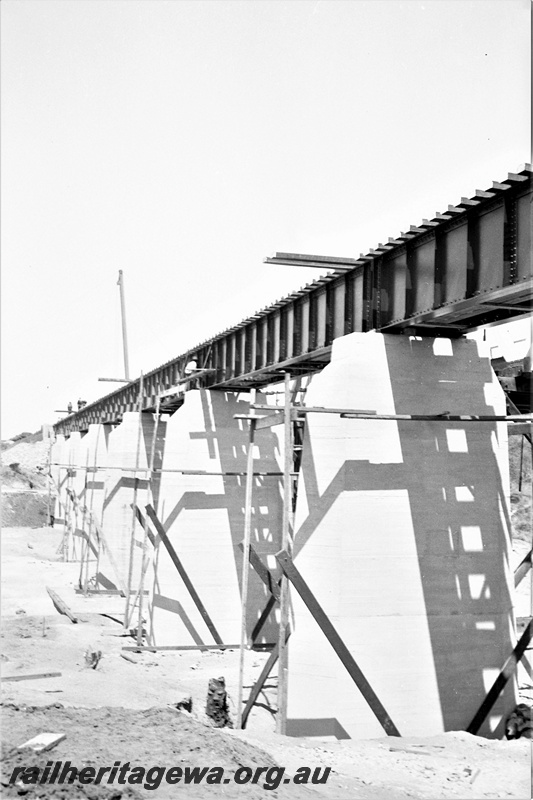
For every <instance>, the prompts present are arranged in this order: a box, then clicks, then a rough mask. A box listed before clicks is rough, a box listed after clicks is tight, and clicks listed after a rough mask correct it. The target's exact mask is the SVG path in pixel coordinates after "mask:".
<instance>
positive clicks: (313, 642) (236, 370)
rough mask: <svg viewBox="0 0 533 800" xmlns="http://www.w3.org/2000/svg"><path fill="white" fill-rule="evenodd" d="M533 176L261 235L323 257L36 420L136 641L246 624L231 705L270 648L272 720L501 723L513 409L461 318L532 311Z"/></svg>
mask: <svg viewBox="0 0 533 800" xmlns="http://www.w3.org/2000/svg"><path fill="white" fill-rule="evenodd" d="M531 178H532V173H531V169H530V167H529V166H528V167H525V168H524V169H522V170H520V171H519V172H517V173H513V174H509V175H508V176H507V178H506V179H505V180H504V181H502V182H500V183H494V184H492V186H491V187H490V189H487V190H483V191H478V192H476V194H475V195H474V196H473V197H470V198H466V197H464V198H462V199H461V201H460V202H459V203H457V204H456V205H454V206H448V208H447V209H446V210H445V211H444V212H443V213H439V214H436V215H435V216H434V217H432V218H431V219H424V220H422V222H421V223H420V224H418V225H417V226H413V227H411V228H410V229H409V231H406V232H405V233H402V234H400V236H398V237H396V238H395V239H389V240H388V241H387V242H386V243H385V244H380V245H378V247H376V249H375V250H372V251H370V252H369V253H367V254H366V255H361V256H360V257H359V258H356V259H340V258H328V257H318V256H310V255H302V254H290V253H277V254H276V255H275V256H273V257H272V258H270V259H267V261H269V262H273V263H283V264H287V263H289V264H294V265H307V266H309V265H312V266H315V267H317V268H319V269H322V270H323V271H325V272H327V274H325V275H324V276H323V277H320V278H318V279H317V280H316V281H314V282H313V283H311V284H309V285H308V286H306V287H304V288H303V289H301V290H299V291H297V292H294V293H293V294H292V295H289V296H288V297H286V298H284V299H283V300H280V301H279V302H278V303H274V304H273V305H272V306H270V307H269V308H266V309H264V310H263V311H261V312H259V313H257V314H255V315H253V316H252V317H250V318H248V319H246V320H244V321H243V322H241V323H240V324H239V325H236V326H235V327H234V328H231V329H230V330H227V331H224V332H223V333H221V334H220V335H219V336H216V337H214V338H213V339H210V340H209V341H206V342H203V343H201V344H199V345H198V346H197V347H196V348H194V349H192V350H190V351H189V352H187V353H183V354H182V355H180V356H178V357H177V358H175V359H173V360H171V361H169V362H168V363H166V364H163V365H162V366H161V367H159V368H158V369H155V370H153V371H152V372H149V373H148V374H146V375H143V376H141V378H139V379H138V380H136V381H132V382H130V383H129V384H128V385H126V386H124V387H123V388H120V389H118V390H117V391H114V392H112V393H111V394H109V395H107V396H106V397H103V398H102V399H100V400H97V401H96V402H94V403H91V404H90V405H88V406H86V407H85V408H83V409H81V410H80V411H78V412H77V413H75V414H72V415H70V416H68V417H67V418H65V419H63V420H61V421H60V422H58V423H57V424H56V425H55V426H54V427H55V432H56V434H57V435H56V437H55V441H54V443H53V445H51V458H50V466H51V475H52V476H53V480H54V481H55V485H56V492H57V506H56V513H55V516H56V519H59V518H62V519H63V520H64V521H65V537H64V540H63V541H64V542H65V543H66V544H65V548H67V549H68V548H69V547H71V549H72V551H73V552H74V550H75V548H76V547H78V548H80V547H81V548H82V552H81V561H82V564H81V569H80V589H82V590H84V591H86V592H90V591H95V592H98V591H101V590H102V589H104V590H106V591H112V592H116V593H119V594H123V596H124V598H125V612H124V626H125V628H126V629H127V630H131V626H132V624H135V623H136V631H137V634H136V635H137V645H139V646H140V645H142V643H143V637H144V633H146V636H145V639H146V643H147V644H148V645H149V646H150V647H156V648H157V647H162V648H165V649H170V650H173V649H178V650H179V649H182V648H186V649H189V648H196V647H197V648H199V649H202V648H204V649H205V648H207V647H217V648H219V647H221V648H226V649H235V648H237V647H238V648H239V649H240V654H239V657H240V666H239V677H238V678H237V679H236V680H235V682H234V683H233V687H235V686H237V692H238V694H237V701H236V708H237V713H238V717H237V724H238V725H239V723H240V722H242V719H241V716H240V715H241V713H242V718H243V719H244V715H245V714H244V712H245V711H246V712H247V713H248V712H250V718H251V720H252V723H253V712H252V711H251V708H252V706H253V703H254V700H253V692H252V694H251V696H250V697H251V698H252V699H251V700H250V699H249V700H248V702H247V704H246V708H245V709H243V705H244V704H243V703H242V702H241V701H242V699H243V698H242V690H243V686H244V683H243V675H244V671H243V670H244V661H245V657H246V655H245V650H247V649H248V648H252V647H253V648H256V649H258V648H260V647H264V648H271V649H272V652H271V654H270V657H269V659H268V661H267V664H266V666H265V670H264V672H263V682H264V679H266V678H267V677H268V673H269V670H270V669H272V667H273V665H274V663H276V660H277V661H278V664H279V671H278V687H279V688H278V695H277V698H278V712H279V713H278V717H277V718H278V720H279V727H278V730H279V732H280V733H286V734H288V735H294V736H325V735H334V736H337V737H338V738H350V737H352V738H357V737H359V738H368V737H374V736H380V735H383V730H385V731H386V732H387V733H391V732H393V733H395V734H396V733H398V732H400V733H401V734H402V735H414V736H419V735H433V734H436V733H439V732H442V731H447V730H461V729H463V730H469V731H470V732H474V733H475V732H477V731H478V730H480V731H481V733H483V734H484V735H487V736H496V737H499V738H501V737H502V736H503V731H504V725H505V718H506V716H507V715H508V714H509V712H510V711H511V709H512V708H513V707H514V706H515V705H516V703H517V684H516V680H515V678H514V677H513V678H512V679H510V680H508V678H509V675H510V668H509V664H514V665H516V661H517V658H518V656H517V653H518V652H519V649H520V647H522V648H524V647H525V646H526V644H527V642H526V640H525V638H524V637H525V636H526V633H524V634H522V637H521V638H520V640H519V642H518V643H517V634H516V627H515V619H514V607H513V588H514V582H515V580H516V576H514V577H513V575H512V573H511V571H510V558H509V551H510V525H511V519H510V506H509V495H510V490H509V453H508V439H507V437H508V422H509V419H508V416H507V413H506V398H505V395H504V392H503V389H502V387H501V385H500V383H499V382H498V380H497V379H496V376H495V374H494V371H493V369H492V368H491V364H490V361H489V359H488V358H487V355H486V352H485V353H484V352H482V345H481V344H480V343H478V342H476V341H473V340H468V339H467V338H466V337H465V336H464V335H463V334H464V333H466V332H468V331H471V330H473V329H475V328H476V327H478V326H481V325H484V324H490V323H497V322H502V321H507V320H512V319H516V318H519V317H521V316H524V315H527V314H528V313H530V312H531V307H532V300H533V274H532V266H531V195H532V186H531V183H532V181H531ZM402 334H406V335H402ZM409 334H411V335H409ZM192 360H194V361H195V362H196V369H195V370H194V371H193V372H191V367H190V365H189V367H187V365H188V364H189V362H190V361H192ZM287 373H288V374H287ZM289 376H292V378H298V376H307V377H306V380H305V381H301V382H300V381H298V380H292V383H291V379H290V377H289ZM282 379H283V380H284V392H283V395H284V405H283V406H282V407H281V408H280V405H279V404H278V403H277V401H278V399H279V398H277V397H275V398H273V397H270V396H268V395H267V393H266V392H261V389H262V388H264V387H266V386H267V385H269V384H276V383H279V382H280V381H281V380H282ZM300 384H305V396H304V397H302V395H299V396H298V398H297V399H298V404H297V405H296V404H293V401H294V399H295V398H294V394H295V388H300ZM252 388H253V389H257V390H258V391H257V392H256V393H254V394H252V393H251V392H250V391H249V390H250V389H252ZM276 391H277V390H276ZM268 405H270V406H274V405H276V409H277V410H274V409H273V408H271V409H270V412H273V413H269V412H268V409H266V407H267V406H268ZM261 408H262V409H263V411H264V410H265V409H266V410H267V414H266V418H265V416H264V415H263V416H262V413H263V412H262V411H260V410H258V409H261ZM154 411H155V412H156V413H153V412H154ZM141 412H144V413H141ZM303 420H305V422H304V421H303ZM511 424H512V425H513V426H516V425H517V423H516V421H514V420H513V421H512V423H511ZM519 424H520V425H522V424H523V423H522V422H520V423H519ZM529 424H530V423H529ZM524 427H525V426H524ZM529 429H530V428H529ZM520 432H521V429H520ZM295 440H296V441H295ZM65 552H66V551H65ZM68 552H69V553H70V552H71V551H70V550H68ZM243 554H245V555H243ZM79 555H80V554H79V550H78V552H76V553H75V554H74V557H78V556H79ZM524 561H527V559H525V560H524ZM528 564H529V566H530V565H531V554H530V555H529V562H528V563H525V564H523V565H522V569H521V575H523V574H525V572H527V568H528ZM250 565H251V566H250ZM252 567H253V569H252ZM289 579H290V582H291V587H289V586H288V583H287V581H288V580H289ZM289 588H290V592H289ZM293 589H294V591H293ZM289 610H290V611H291V613H290V614H289ZM288 622H290V626H289V625H286V624H285V623H288ZM530 628H531V625H529V626H528V628H527V629H526V632H527V636H528V637H529V636H530V633H529V632H530ZM288 632H290V640H289V641H287V634H288ZM239 638H240V645H238V644H237V643H238V641H239ZM527 641H529V639H528V640H527ZM521 652H522V653H523V649H522V651H521ZM228 663H231V662H228ZM505 665H507V666H505ZM503 667H504V668H505V669H504V670H503V672H504V678H505V680H503V678H502V677H501V674H499V673H500V671H501V670H502V668H503ZM228 669H230V667H228ZM230 671H231V670H230ZM495 675H498V678H497V679H496V682H495V683H494V686H495V687H496V689H494V688H493V689H491V688H490V687H491V683H493V682H494V676H495ZM232 681H233V678H232ZM498 681H500V683H498ZM502 681H503V683H502ZM354 684H355V685H354ZM261 686H262V684H261ZM261 686H259V688H257V687H255V689H254V691H255V692H256V695H255V696H256V697H257V694H258V693H259V691H260V689H261ZM489 690H490V691H489ZM491 691H492V694H491ZM487 692H489V694H488V699H487ZM310 697H311V698H312V704H311V703H310V702H309V698H310Z"/></svg>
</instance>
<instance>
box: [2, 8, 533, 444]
mask: <svg viewBox="0 0 533 800" xmlns="http://www.w3.org/2000/svg"><path fill="white" fill-rule="evenodd" d="M0 13H1V17H2V29H1V37H2V40H1V50H2V78H1V81H2V83H1V89H2V91H1V104H2V105H1V111H2V113H1V130H2V164H1V166H2V386H3V390H2V417H3V425H2V438H7V437H9V436H12V435H15V434H16V433H19V432H21V431H23V430H30V431H34V430H36V429H38V428H39V426H40V425H41V423H43V422H55V421H56V420H57V419H58V417H59V416H62V415H58V414H55V413H54V410H55V409H65V408H66V406H67V403H68V401H72V403H74V405H75V403H76V400H77V399H78V397H80V396H81V397H83V398H84V399H85V400H88V401H91V400H95V399H97V398H98V397H100V396H102V395H104V394H107V393H108V392H109V391H111V390H112V389H113V388H114V386H113V384H109V383H107V384H105V383H98V381H97V379H98V377H122V376H123V361H122V343H121V327H120V303H119V289H118V287H117V277H118V270H119V269H122V270H123V271H124V281H125V296H126V305H127V320H128V339H129V348H130V372H131V375H132V376H135V377H136V376H138V374H139V372H140V371H141V370H143V371H145V372H147V371H149V370H150V369H153V368H155V367H157V366H158V365H160V364H162V363H163V362H165V361H167V360H169V359H171V358H173V357H175V356H177V355H179V354H180V353H182V352H184V351H185V350H187V349H188V348H189V347H193V346H194V345H195V344H197V343H198V342H200V341H203V340H205V339H207V338H209V337H211V336H214V335H216V334H217V333H219V332H220V331H222V330H224V329H225V328H227V327H230V326H232V325H234V324H236V323H237V322H239V321H240V320H241V319H243V318H245V317H248V316H250V315H251V314H253V313H254V312H255V311H257V310H258V309H260V308H263V307H265V306H267V305H269V304H270V303H272V302H274V301H275V300H277V299H279V298H280V297H282V296H284V295H285V294H288V293H289V292H291V291H293V290H294V289H297V288H299V287H300V286H302V285H303V284H305V283H307V282H308V281H310V280H312V279H315V278H316V277H318V274H319V273H318V272H317V271H316V270H301V269H297V268H292V267H275V266H268V265H264V264H263V263H262V259H263V257H264V256H266V255H269V254H271V253H272V252H274V251H275V250H280V251H289V252H302V253H318V254H324V255H341V256H348V257H355V256H357V255H359V253H360V252H361V251H367V250H368V248H370V247H375V246H376V245H377V244H378V242H382V241H384V240H386V239H387V237H389V236H395V235H397V234H398V233H399V232H400V230H405V228H406V227H408V226H409V225H411V224H413V225H414V224H416V223H417V222H420V221H421V219H422V218H423V217H427V216H431V215H433V214H434V213H435V212H436V211H442V210H443V209H445V208H446V207H447V205H448V204H449V203H455V202H459V200H460V198H461V196H463V195H469V194H473V193H474V192H475V190H476V189H486V188H488V187H489V186H490V184H491V182H492V181H493V180H496V181H499V180H503V179H504V178H505V177H506V176H507V173H508V172H509V171H513V170H516V169H517V168H518V166H519V165H520V164H523V163H524V162H526V161H529V160H530V137H529V128H530V106H529V98H530V91H529V74H530V67H529V64H530V54H529V38H530V25H529V18H530V4H529V1H528V0H473V1H472V2H471V1H470V0H423V1H422V2H419V0H407V2H403V0H370V2H365V1H364V0H341V1H338V0H297V1H296V0H236V1H233V0H208V1H207V2H203V0H193V1H192V2H188V0H176V1H175V0H59V2H56V0H3V2H2V3H1V4H0ZM117 388H118V385H117Z"/></svg>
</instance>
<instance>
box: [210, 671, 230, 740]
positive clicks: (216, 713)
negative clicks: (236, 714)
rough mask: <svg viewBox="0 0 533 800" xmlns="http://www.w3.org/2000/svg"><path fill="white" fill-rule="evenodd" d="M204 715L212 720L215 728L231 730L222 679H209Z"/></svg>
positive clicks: (224, 684) (226, 697)
mask: <svg viewBox="0 0 533 800" xmlns="http://www.w3.org/2000/svg"><path fill="white" fill-rule="evenodd" d="M205 713H206V714H207V716H208V717H209V718H210V719H212V720H213V722H214V725H215V728H226V727H227V728H233V723H232V721H231V718H230V714H229V708H228V695H227V692H226V681H225V680H224V678H211V680H210V681H209V687H208V690H207V703H206V706H205Z"/></svg>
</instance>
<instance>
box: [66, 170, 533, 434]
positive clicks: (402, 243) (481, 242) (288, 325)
mask: <svg viewBox="0 0 533 800" xmlns="http://www.w3.org/2000/svg"><path fill="white" fill-rule="evenodd" d="M531 195H532V170H531V166H530V165H526V166H525V167H524V169H522V170H521V171H520V172H519V173H511V174H509V175H508V177H507V178H506V180H505V181H503V182H501V183H493V185H492V187H491V188H490V190H487V191H477V192H476V194H475V195H474V196H473V197H471V198H462V199H461V202H460V203H458V204H457V205H456V206H448V209H447V210H446V211H445V212H444V213H442V214H436V215H435V216H434V217H433V218H432V219H427V220H426V219H425V220H423V221H422V223H421V224H420V225H418V226H411V228H410V230H409V231H407V232H405V233H402V234H401V235H400V236H398V237H397V238H395V239H389V240H388V242H387V243H386V244H380V245H378V247H377V248H376V249H375V250H371V251H370V252H369V253H367V254H366V255H361V256H360V258H358V259H322V260H323V262H324V269H330V270H331V271H330V272H329V273H328V274H326V275H323V276H321V277H319V278H318V279H317V280H315V281H313V283H311V284H309V285H307V286H305V287H304V288H303V289H300V290H299V291H297V292H294V293H293V294H291V295H289V296H288V297H286V298H284V299H282V300H280V301H279V302H277V303H274V304H273V305H272V306H270V307H268V308H265V309H263V310H262V311H260V312H258V313H257V314H254V315H253V316H252V317H249V318H248V319H245V320H243V321H242V322H240V323H239V324H238V325H236V326H235V327H233V328H230V329H229V330H226V331H224V332H223V333H221V334H219V335H218V336H215V337H214V338H212V339H210V340H208V341H206V342H203V343H202V344H200V345H198V347H196V348H194V350H193V351H189V352H188V353H186V354H182V355H180V356H178V357H177V358H175V359H172V360H171V361H169V362H167V363H166V364H163V365H162V366H160V367H158V368H157V369H155V370H152V371H151V372H149V373H148V374H147V375H145V376H144V379H143V401H142V407H143V410H147V411H148V410H150V409H153V408H154V407H155V402H156V398H157V397H158V396H159V397H160V396H161V395H162V394H163V393H164V392H166V393H167V398H166V399H165V403H166V404H165V405H163V408H164V409H165V410H173V409H175V408H176V407H177V405H178V402H177V401H176V400H175V399H173V398H172V395H170V396H168V390H169V389H171V388H172V387H173V386H176V385H177V384H178V382H180V381H182V379H183V376H184V368H185V364H186V363H187V361H189V360H190V358H191V353H194V354H195V356H196V360H197V363H198V366H199V367H200V368H202V369H205V370H206V371H205V372H204V373H203V374H202V376H200V377H199V378H198V379H197V380H195V381H194V382H193V383H192V384H189V385H187V384H186V385H185V386H186V388H190V386H191V385H192V386H198V385H200V386H205V387H211V388H220V389H224V388H227V389H231V390H237V389H248V388H251V387H260V386H264V385H266V384H269V383H272V382H274V381H277V380H280V379H281V378H282V375H283V372H284V370H286V369H290V371H291V373H292V374H293V375H298V374H309V373H311V372H314V371H317V370H320V369H322V368H323V366H324V365H325V364H327V363H328V362H329V355H330V348H331V343H332V341H333V340H334V339H335V338H337V337H339V336H344V335H345V334H347V333H352V332H353V331H363V332H364V331H369V330H379V331H383V332H386V333H414V334H418V335H424V334H425V335H429V336H441V335H443V336H460V335H461V334H463V333H465V332H467V331H468V330H472V329H473V328H476V327H478V326H480V325H485V324H490V323H492V322H497V321H505V320H512V319H514V318H517V317H520V316H523V315H525V314H528V313H530V312H531V308H532V301H533V271H532V265H531ZM283 255H284V256H285V261H284V263H287V262H286V259H287V256H286V254H283ZM289 259H292V261H291V263H300V264H302V265H306V264H309V260H310V259H311V261H318V263H320V261H321V259H320V257H309V256H289ZM276 260H281V259H280V258H278V259H276V258H274V259H270V261H274V262H275V261H276ZM138 395H139V379H137V380H134V381H132V382H131V383H129V384H128V385H127V386H124V387H122V388H120V389H117V390H116V391H114V392H112V393H110V394H108V395H107V396H105V397H103V398H101V399H99V400H97V401H95V402H94V403H91V404H90V405H87V406H86V407H85V408H83V409H82V410H81V411H79V412H77V413H75V414H71V415H70V416H68V417H66V418H65V419H63V420H60V421H59V422H58V423H56V425H55V426H54V429H55V431H56V433H66V434H68V433H70V432H71V431H76V430H81V431H83V430H87V428H88V426H89V424H91V423H98V422H103V423H113V422H118V421H119V420H120V419H121V417H122V414H123V413H124V412H125V411H133V410H135V409H136V408H138Z"/></svg>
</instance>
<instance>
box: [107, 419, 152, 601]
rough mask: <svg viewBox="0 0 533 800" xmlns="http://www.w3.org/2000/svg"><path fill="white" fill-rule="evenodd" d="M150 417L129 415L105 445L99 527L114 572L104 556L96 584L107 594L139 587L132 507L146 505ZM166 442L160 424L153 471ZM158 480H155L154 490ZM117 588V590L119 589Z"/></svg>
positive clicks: (136, 526) (138, 541) (137, 533)
mask: <svg viewBox="0 0 533 800" xmlns="http://www.w3.org/2000/svg"><path fill="white" fill-rule="evenodd" d="M154 427H155V417H154V416H153V415H152V414H141V415H140V420H139V414H138V413H136V412H128V413H126V414H124V417H123V420H122V422H121V424H120V425H118V426H117V427H116V428H115V429H114V430H112V431H111V432H110V433H109V435H108V439H107V463H106V471H105V488H104V491H105V498H104V500H103V509H102V527H103V530H104V534H105V536H106V540H107V543H108V545H109V548H110V549H111V551H112V554H113V557H114V561H115V563H116V566H117V569H118V575H117V574H116V572H115V569H114V566H113V564H112V563H111V562H110V560H109V558H108V557H107V556H106V554H105V553H104V554H103V557H102V558H101V559H100V564H99V570H100V572H99V575H98V579H99V581H100V582H101V584H102V585H103V586H104V587H106V586H107V587H108V588H110V589H116V588H122V587H127V586H128V585H130V586H131V587H132V589H133V591H134V592H135V590H136V589H137V588H138V585H139V578H140V569H141V560H142V553H141V549H140V546H139V544H142V536H143V530H142V528H141V527H140V525H139V523H138V522H137V521H136V520H135V516H134V512H133V509H132V504H133V503H135V504H137V505H138V506H140V507H141V508H144V506H145V505H146V503H147V502H148V481H147V473H146V470H147V469H148V466H149V459H150V452H151V446H152V437H153V433H154ZM164 441H165V423H164V421H162V420H160V421H159V425H158V429H157V441H156V448H155V464H154V466H155V467H159V466H160V465H161V459H162V448H163V445H164ZM156 484H157V478H155V479H154V485H156ZM119 584H120V585H119Z"/></svg>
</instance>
